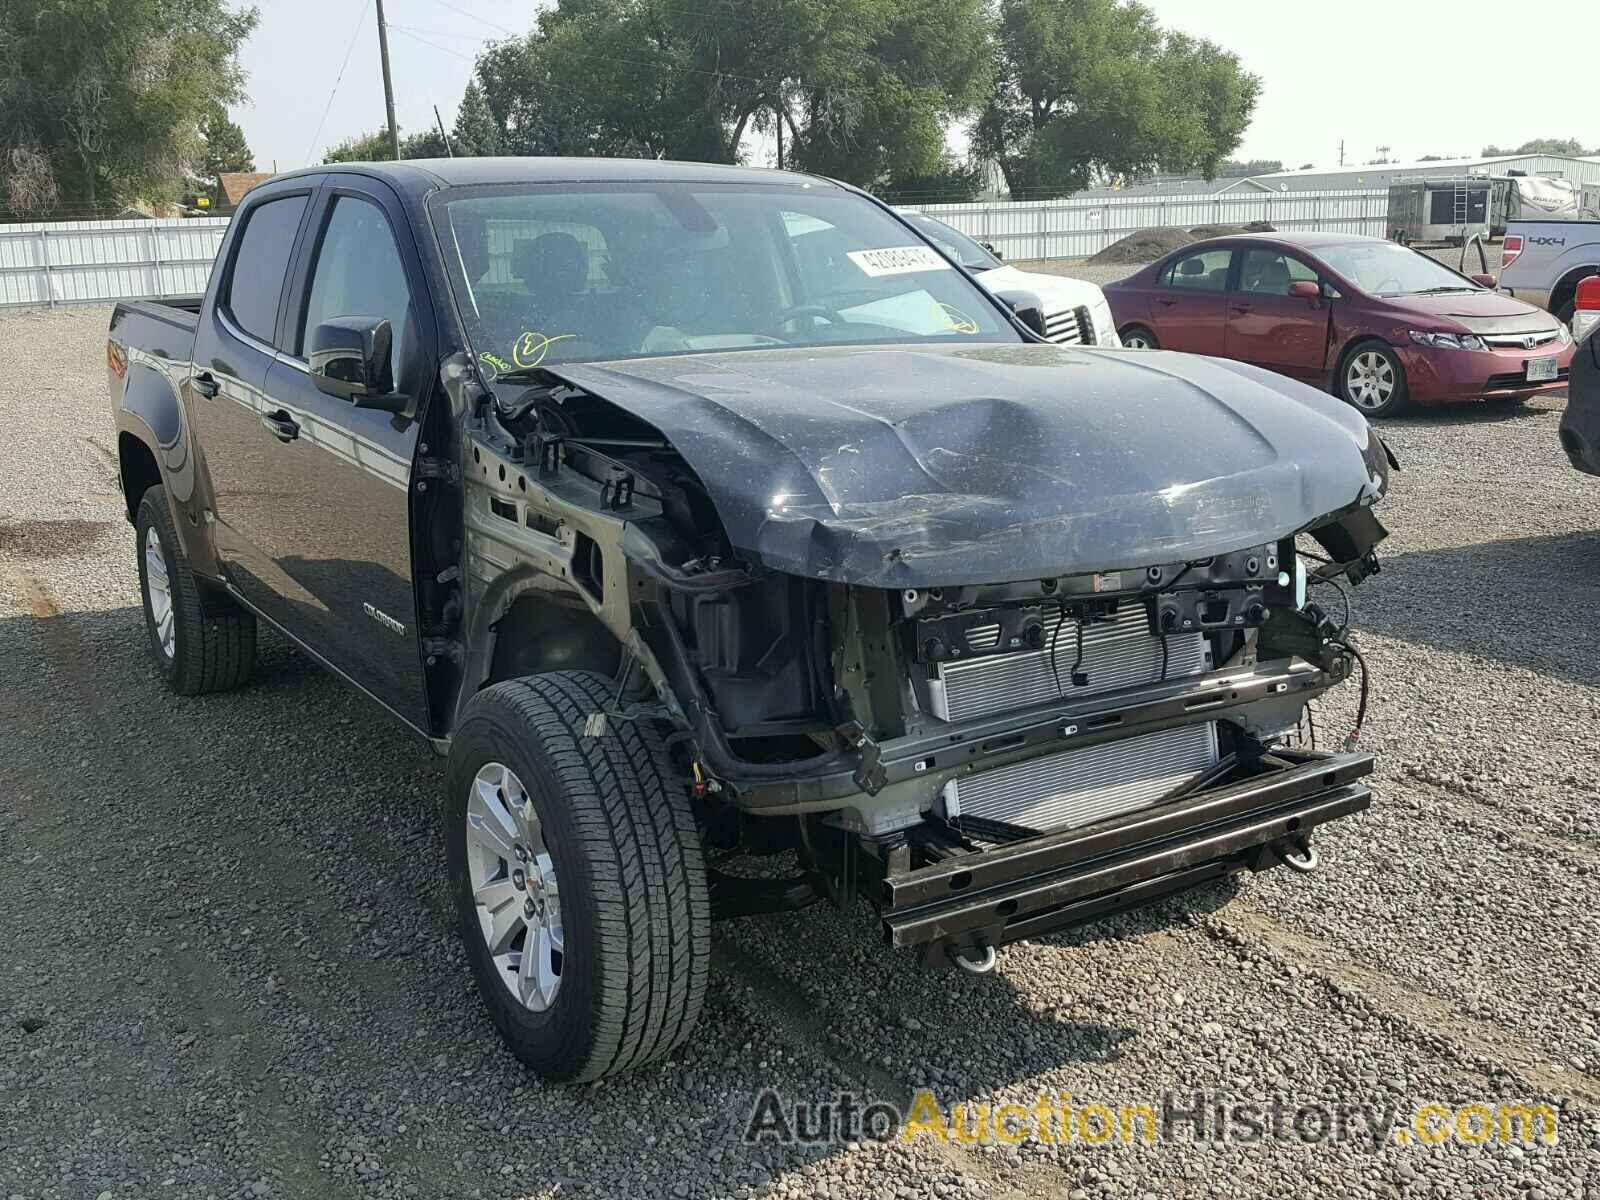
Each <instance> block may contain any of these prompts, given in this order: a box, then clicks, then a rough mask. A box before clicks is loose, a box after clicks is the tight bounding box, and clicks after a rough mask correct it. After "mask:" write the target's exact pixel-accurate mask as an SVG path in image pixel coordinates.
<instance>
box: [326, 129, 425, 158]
mask: <svg viewBox="0 0 1600 1200" xmlns="http://www.w3.org/2000/svg"><path fill="white" fill-rule="evenodd" d="M449 153H450V152H449V151H448V150H446V149H445V144H444V139H443V138H442V137H440V136H439V131H438V130H437V129H424V130H422V131H421V132H419V133H408V134H404V135H402V137H401V138H400V157H401V158H447V157H449ZM392 157H393V155H391V154H390V153H389V131H388V130H387V129H374V130H373V131H372V132H371V133H357V134H352V135H351V136H350V137H347V138H345V139H344V140H343V141H341V142H337V143H335V144H334V145H333V146H330V147H329V148H328V152H327V153H326V154H324V155H323V156H322V161H323V162H325V163H343V162H388V161H389V160H390V159H391V158H392Z"/></svg>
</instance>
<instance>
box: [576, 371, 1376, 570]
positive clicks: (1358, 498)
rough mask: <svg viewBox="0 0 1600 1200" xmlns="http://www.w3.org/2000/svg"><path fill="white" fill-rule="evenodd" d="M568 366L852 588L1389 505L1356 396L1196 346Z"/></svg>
mask: <svg viewBox="0 0 1600 1200" xmlns="http://www.w3.org/2000/svg"><path fill="white" fill-rule="evenodd" d="M552 373H554V374H556V375H558V376H559V377H560V378H563V379H566V380H568V381H569V382H571V383H573V384H576V385H577V386H579V387H581V388H583V389H585V390H586V391H589V392H592V393H593V394H595V395H597V396H600V397H603V398H604V399H606V400H609V401H611V402H612V403H613V404H616V405H618V406H620V407H622V408H624V409H626V410H628V411H629V412H632V413H634V414H636V415H637V416H639V417H640V418H642V419H643V420H646V421H648V422H650V423H651V424H652V425H654V426H655V427H656V428H657V429H659V430H660V431H661V433H662V434H663V435H664V436H665V437H666V438H667V439H668V440H669V441H670V442H671V443H672V444H673V446H675V447H676V448H677V450H678V452H679V453H680V454H682V455H683V457H684V459H685V460H686V461H687V462H688V463H689V465H690V466H691V467H693V468H694V470H695V471H696V472H697V473H698V474H699V476H700V478H701V479H702V480H703V481H704V482H705V485H706V488H707V490H708V491H709V492H710V495H711V499H712V502H713V503H714V504H715V505H716V507H717V511H718V514H719V515H720V516H721V518H722V521H723V524H724V525H725V526H726V528H727V531H728V536H729V538H730V540H731V541H732V543H733V545H734V546H735V547H736V548H737V549H738V550H739V551H740V552H741V553H744V554H747V555H749V556H751V557H753V558H755V559H757V560H759V561H760V562H762V563H763V564H765V565H766V566H767V567H770V568H772V569H773V570H777V571H784V572H788V573H791V574H796V575H806V576H810V577H812V578H816V579H828V580H834V581H838V582H843V583H853V584H862V585H869V586H877V587H890V588H901V587H929V586H940V585H954V584H963V583H984V582H992V583H999V582H1008V581H1012V580H1020V579H1029V578H1042V577H1045V576H1053V575H1062V574H1070V573H1078V572H1085V571H1102V570H1115V569H1119V568H1128V567H1142V566H1146V565H1149V564H1152V563H1162V562H1176V561H1180V560H1189V559H1196V558H1202V557H1204V556H1206V555H1209V554H1219V553H1225V552H1228V551H1232V550H1239V549H1243V548H1245V547H1248V546H1254V545H1260V544H1262V543H1264V542H1268V541H1271V540H1273V539H1275V538H1278V537H1281V536H1284V535H1287V534H1290V533H1293V532H1295V531H1297V530H1300V529H1303V528H1305V527H1306V526H1308V525H1312V524H1315V523H1317V522H1318V521H1319V519H1320V518H1323V517H1325V516H1328V515H1329V514H1332V513H1334V512H1337V511H1340V510H1343V509H1347V508H1350V507H1351V506H1354V505H1357V504H1360V503H1371V502H1373V501H1375V500H1376V499H1377V497H1378V496H1379V495H1381V494H1382V491H1383V489H1384V488H1385V486H1386V484H1387V466H1386V464H1385V461H1384V454H1383V449H1382V447H1381V445H1380V443H1379V442H1378V440H1377V438H1376V437H1375V436H1374V435H1373V434H1372V432H1371V431H1370V430H1369V429H1368V427H1367V423H1366V421H1365V420H1364V419H1363V418H1362V417H1361V416H1360V414H1358V413H1357V412H1355V410H1353V409H1351V408H1350V407H1348V406H1347V405H1345V404H1342V403H1340V402H1339V401H1337V400H1335V399H1333V398H1332V397H1331V396H1328V395H1325V394H1324V393H1322V392H1318V391H1316V390H1315V389H1313V388H1310V387H1307V386H1305V385H1303V384H1299V383H1295V382H1293V381H1292V380H1287V379H1283V378H1281V377H1279V376H1276V375H1272V374H1269V373H1267V372H1265V371H1260V370H1257V369H1255V368H1253V367H1248V366H1245V365H1243V364H1240V363H1234V362H1227V361H1223V360H1220V359H1208V358H1198V357H1194V356H1191V355H1182V354H1166V353H1156V352H1136V351H1120V350H1080V349H1068V348H1065V347H1059V346H1044V345H1026V346H981V347H951V348H935V349H922V348H920V347H918V348H915V349H913V348H907V347H904V346H896V347H890V348H881V349H880V348H857V347H836V348H826V349H815V348H808V349H804V350H800V349H795V350H747V351H740V352H735V353H725V354H697V355H684V356H674V357H670V358H648V359H630V360H627V361H622V362H611V363H583V364H567V363H563V364H561V365H559V366H556V367H554V368H553V369H552Z"/></svg>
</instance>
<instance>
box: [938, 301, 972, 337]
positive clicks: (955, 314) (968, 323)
mask: <svg viewBox="0 0 1600 1200" xmlns="http://www.w3.org/2000/svg"><path fill="white" fill-rule="evenodd" d="M939 307H940V308H941V309H943V310H944V315H945V316H946V317H948V318H949V320H950V330H951V332H953V333H977V332H978V323H977V322H976V321H974V320H973V319H972V318H971V317H969V316H967V314H966V313H964V312H962V311H961V310H960V309H959V308H957V307H955V305H953V304H941V305H939Z"/></svg>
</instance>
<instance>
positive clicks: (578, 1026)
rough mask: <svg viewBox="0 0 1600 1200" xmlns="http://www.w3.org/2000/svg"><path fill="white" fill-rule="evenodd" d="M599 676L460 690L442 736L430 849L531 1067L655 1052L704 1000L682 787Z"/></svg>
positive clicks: (630, 1062) (707, 927)
mask: <svg viewBox="0 0 1600 1200" xmlns="http://www.w3.org/2000/svg"><path fill="white" fill-rule="evenodd" d="M614 693H615V688H614V687H612V686H611V684H610V682H609V681H608V680H606V679H604V678H603V677H601V676H599V675H594V674H590V673H588V672H583V671H561V672H552V673H551V674H548V675H534V676H529V677H526V678H523V679H514V680H509V681H507V682H505V683H498V684H495V685H494V686H492V687H489V688H486V689H485V690H484V691H482V692H480V693H479V694H478V695H477V696H476V697H474V698H473V700H472V702H471V704H469V705H468V706H467V709H466V712H465V713H464V714H463V716H462V719H461V723H460V725H459V726H457V729H456V733H455V737H454V741H453V744H452V746H451V750H450V768H449V775H448V778H449V788H450V794H449V800H448V816H447V820H446V824H445V828H446V836H447V838H448V846H447V857H448V860H449V864H450V885H451V891H452V892H453V894H454V897H455V901H456V912H457V918H458V921H459V924H460V928H461V936H462V938H463V940H464V942H465V945H466V952H467V958H468V961H469V962H470V964H471V966H472V971H473V974H474V976H475V977H476V978H477V982H478V991H479V994H480V995H481V996H482V998H483V1002H484V1005H485V1006H486V1007H487V1008H488V1010H489V1016H490V1018H491V1019H492V1020H493V1022H494V1024H495V1027H496V1028H497V1029H498V1030H499V1032H500V1034H501V1036H502V1037H503V1038H504V1039H505V1041H506V1043H507V1045H508V1046H509V1047H510V1049H511V1052H512V1053H513V1054H515V1055H516V1056H517V1057H518V1058H519V1059H521V1060H522V1061H523V1062H524V1063H526V1064H527V1065H528V1066H530V1067H532V1068H533V1069H534V1070H535V1071H537V1072H539V1074H540V1075H543V1076H544V1077H545V1078H547V1079H550V1080H554V1081H566V1080H591V1079H598V1078H600V1077H601V1076H603V1075H612V1074H615V1073H617V1072H619V1071H624V1070H627V1069H629V1068H630V1067H637V1066H642V1065H644V1064H646V1063H650V1062H654V1061H657V1060H659V1059H661V1058H664V1057H665V1056H666V1055H667V1054H669V1053H670V1052H671V1051H672V1049H673V1048H674V1047H675V1046H677V1045H679V1044H680V1043H681V1042H683V1040H684V1039H685V1038H687V1037H688V1036H689V1033H690V1032H691V1030H693V1028H694V1025H695V1021H696V1020H697V1019H698V1018H699V1015H700V1009H701V1007H702V1005H703V1004H704V1002H705V992H706V980H707V976H708V972H709V968H710V956H711V909H710V901H709V899H708V896H707V892H706V876H705V862H704V858H703V855H702V853H701V848H700V839H699V832H698V830H697V829H696V827H695V821H694V815H693V813H692V812H691V810H690V807H689V800H688V796H687V795H686V794H685V791H684V789H683V787H682V786H681V785H680V784H678V783H677V782H676V781H675V780H674V779H673V776H672V772H671V769H670V767H669V765H668V763H667V758H666V753H665V751H664V750H663V748H662V743H661V739H660V736H659V735H658V734H657V732H656V731H655V730H654V728H652V727H651V726H650V725H648V724H646V723H643V722H633V721H626V720H619V719H616V718H613V717H608V716H606V715H605V714H606V712H607V710H608V709H609V708H610V707H611V704H612V699H613V696H614Z"/></svg>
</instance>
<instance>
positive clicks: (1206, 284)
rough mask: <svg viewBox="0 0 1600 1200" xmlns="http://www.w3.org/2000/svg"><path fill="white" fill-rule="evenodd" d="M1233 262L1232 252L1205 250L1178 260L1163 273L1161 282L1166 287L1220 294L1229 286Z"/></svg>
mask: <svg viewBox="0 0 1600 1200" xmlns="http://www.w3.org/2000/svg"><path fill="white" fill-rule="evenodd" d="M1232 260H1233V251H1232V250H1203V251H1201V252H1200V253H1199V254H1191V255H1189V256H1188V257H1186V258H1180V259H1178V261H1177V262H1175V263H1173V264H1172V266H1171V267H1170V268H1168V270H1167V271H1163V272H1162V274H1161V282H1162V285H1163V286H1165V287H1174V288H1188V289H1189V290H1191V291H1200V292H1220V291H1223V290H1224V289H1226V288H1227V286H1228V265H1229V263H1230V262H1232Z"/></svg>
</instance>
